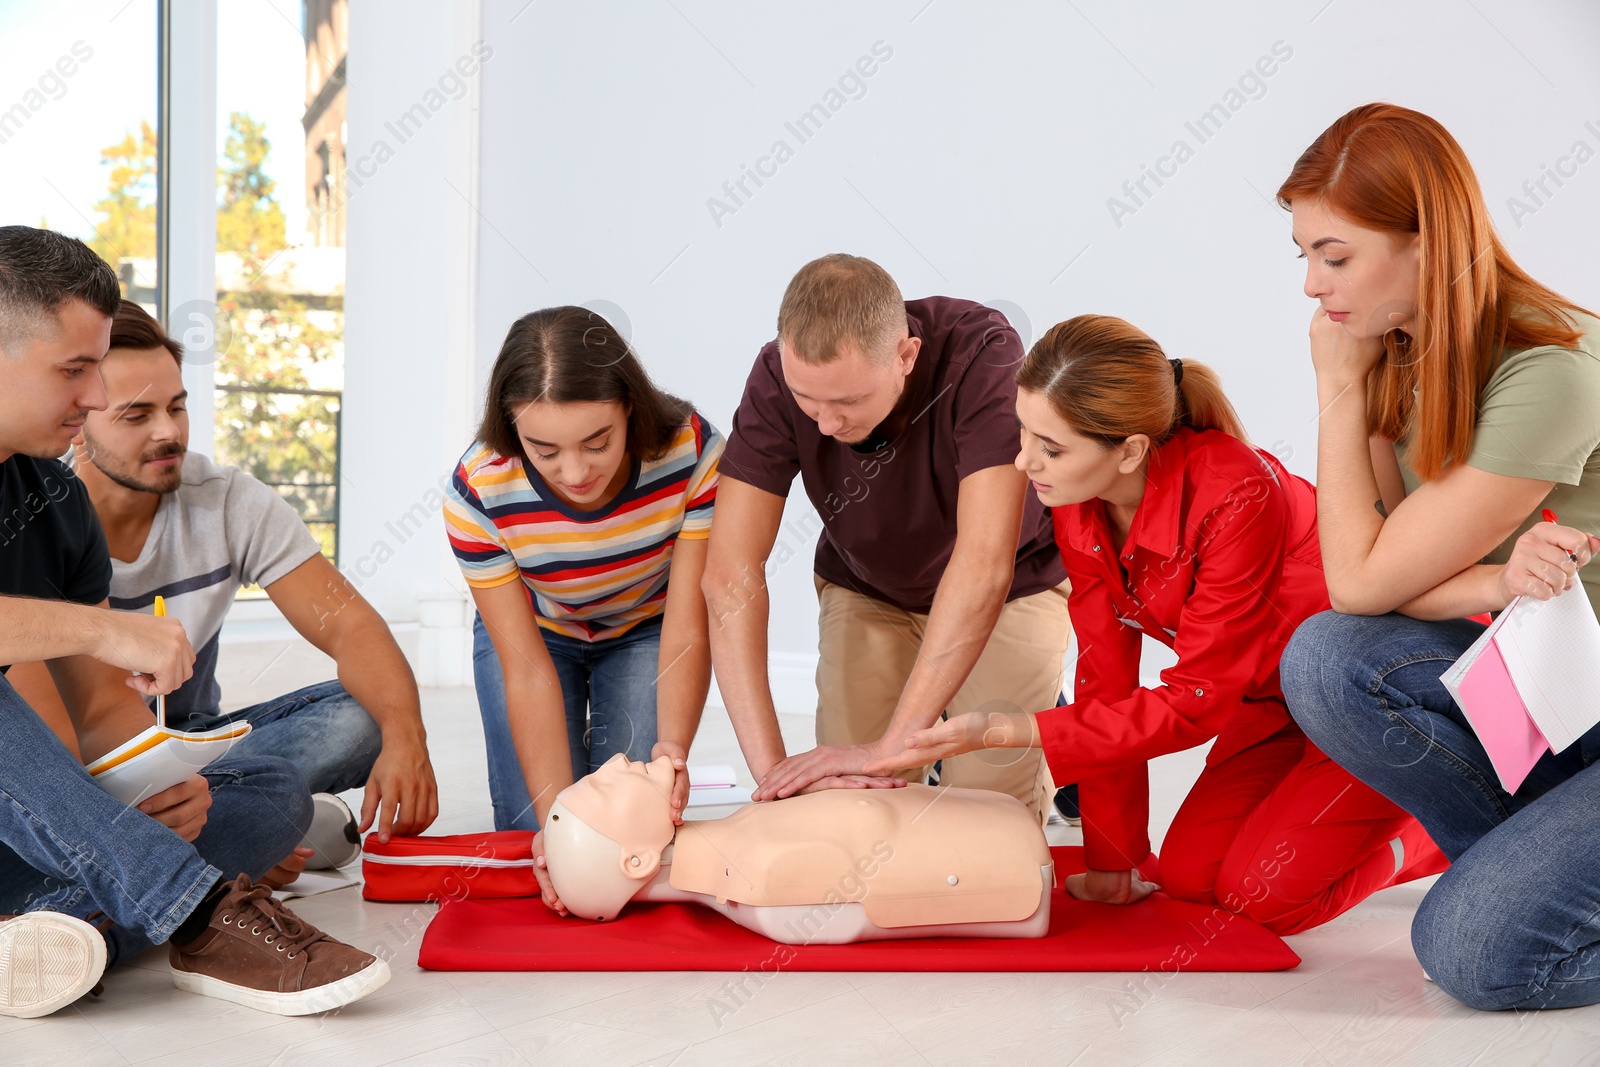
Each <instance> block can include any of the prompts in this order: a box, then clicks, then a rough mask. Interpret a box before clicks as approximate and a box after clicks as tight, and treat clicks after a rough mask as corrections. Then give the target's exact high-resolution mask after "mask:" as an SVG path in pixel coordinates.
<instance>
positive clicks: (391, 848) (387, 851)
mask: <svg viewBox="0 0 1600 1067" xmlns="http://www.w3.org/2000/svg"><path fill="white" fill-rule="evenodd" d="M361 878H362V886H361V895H362V897H364V898H365V899H367V900H423V901H427V900H465V899H468V898H476V899H479V900H484V899H489V898H492V897H532V896H538V895H539V882H538V879H537V878H535V877H534V873H533V833H532V832H531V831H529V830H496V831H493V832H490V833H481V834H453V835H450V836H448V837H401V836H399V835H394V836H391V837H390V838H389V840H388V841H387V842H384V841H380V840H378V835H377V834H375V833H373V834H368V835H367V840H366V842H365V843H364V844H362V846H361Z"/></svg>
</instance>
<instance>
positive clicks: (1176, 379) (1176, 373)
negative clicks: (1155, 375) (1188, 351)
mask: <svg viewBox="0 0 1600 1067" xmlns="http://www.w3.org/2000/svg"><path fill="white" fill-rule="evenodd" d="M1167 362H1168V363H1170V364H1172V384H1173V385H1182V384H1183V360H1181V359H1169V360H1167Z"/></svg>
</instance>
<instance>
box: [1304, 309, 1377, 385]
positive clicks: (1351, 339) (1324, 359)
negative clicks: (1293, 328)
mask: <svg viewBox="0 0 1600 1067" xmlns="http://www.w3.org/2000/svg"><path fill="white" fill-rule="evenodd" d="M1382 357H1383V338H1382V337H1375V338H1363V337H1355V336H1353V335H1352V334H1351V333H1350V331H1349V330H1346V329H1345V328H1344V327H1343V326H1342V325H1341V324H1339V323H1337V322H1334V321H1333V320H1332V319H1330V318H1328V313H1327V311H1325V310H1324V309H1323V308H1321V307H1319V308H1317V310H1316V311H1315V312H1313V313H1312V315H1311V365H1312V366H1313V367H1314V368H1315V369H1316V372H1317V378H1318V380H1319V381H1321V382H1323V383H1325V384H1337V385H1340V386H1346V385H1355V386H1360V387H1365V385H1366V382H1367V377H1368V375H1370V374H1371V373H1372V368H1374V367H1376V366H1377V365H1378V360H1379V359H1381V358H1382ZM1363 399H1365V394H1363Z"/></svg>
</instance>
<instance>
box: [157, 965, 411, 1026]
mask: <svg viewBox="0 0 1600 1067" xmlns="http://www.w3.org/2000/svg"><path fill="white" fill-rule="evenodd" d="M388 980H389V965H388V964H387V963H385V962H383V961H382V960H377V959H375V960H373V961H372V962H371V963H369V964H367V966H365V967H363V968H361V970H359V971H357V972H356V973H355V974H347V975H345V976H344V977H343V978H341V979H339V980H338V981H337V982H329V983H328V984H327V985H322V986H317V987H316V988H314V989H303V990H301V991H300V992H298V993H274V992H272V991H271V990H268V989H252V988H251V987H249V986H242V985H235V984H234V983H232V982H224V981H223V980H222V979H220V978H213V977H211V976H210V975H207V974H196V973H195V972H193V971H180V970H177V969H176V968H174V969H173V971H172V983H173V984H174V985H176V986H177V987H178V988H179V989H181V990H183V991H184V992H186V993H199V994H200V995H201V996H205V997H215V998H216V999H218V1000H228V1001H232V1002H233V1003H235V1004H243V1005H244V1006H245V1007H247V1008H254V1009H256V1010H257V1011H265V1012H270V1013H272V1014H273V1015H315V1014H316V1013H318V1012H322V1011H332V1010H333V1009H334V1008H342V1007H344V1006H345V1005H346V1004H352V1003H354V1002H356V1001H358V1000H360V999H361V998H362V997H364V996H366V995H367V994H369V993H371V992H373V991H374V990H377V989H379V988H381V987H382V986H383V984H384V983H385V982H387V981H388Z"/></svg>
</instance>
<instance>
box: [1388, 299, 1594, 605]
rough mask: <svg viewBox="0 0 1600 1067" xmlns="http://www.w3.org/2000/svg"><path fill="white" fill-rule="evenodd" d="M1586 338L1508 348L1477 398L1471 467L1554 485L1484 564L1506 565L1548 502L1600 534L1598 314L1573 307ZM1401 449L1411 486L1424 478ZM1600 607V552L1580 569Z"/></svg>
mask: <svg viewBox="0 0 1600 1067" xmlns="http://www.w3.org/2000/svg"><path fill="white" fill-rule="evenodd" d="M1573 318H1574V320H1575V322H1576V324H1577V326H1578V328H1579V329H1580V330H1582V331H1583V337H1582V339H1581V340H1580V341H1579V342H1578V345H1577V347H1576V348H1557V347H1556V346H1554V345H1545V346H1542V347H1539V348H1524V349H1517V350H1514V351H1508V352H1506V353H1505V354H1504V356H1503V357H1502V358H1501V360H1500V363H1499V365H1498V366H1496V368H1495V371H1494V374H1493V375H1491V376H1490V378H1489V381H1488V383H1487V384H1485V385H1484V387H1483V393H1482V394H1481V395H1480V396H1479V398H1478V423H1477V426H1476V427H1475V428H1474V430H1473V434H1472V452H1471V454H1470V455H1469V456H1468V457H1467V465H1468V466H1471V467H1476V468H1478V469H1479V470H1483V471H1488V472H1490V473H1491V474H1504V475H1507V476H1509V477H1512V478H1535V479H1538V480H1540V481H1546V482H1554V483H1556V484H1555V487H1554V488H1552V489H1551V490H1550V492H1549V494H1548V495H1547V496H1546V497H1545V498H1544V500H1543V501H1541V502H1540V504H1539V506H1538V507H1536V508H1534V509H1533V512H1532V513H1531V514H1529V515H1528V516H1527V517H1526V518H1524V519H1523V520H1522V522H1521V523H1520V524H1518V526H1517V529H1516V531H1515V532H1514V533H1512V534H1511V536H1510V537H1507V538H1506V539H1505V540H1504V541H1502V542H1501V543H1500V544H1499V545H1498V546H1496V548H1495V550H1494V551H1493V552H1490V553H1489V554H1488V555H1487V556H1485V557H1484V558H1483V562H1484V563H1504V562H1505V561H1506V560H1507V559H1509V558H1510V557H1511V549H1512V546H1513V545H1514V544H1515V543H1516V540H1517V538H1518V537H1521V536H1522V534H1523V533H1524V532H1525V531H1526V530H1527V529H1528V528H1529V527H1530V526H1532V525H1533V524H1534V523H1536V522H1538V521H1540V518H1539V513H1540V511H1541V510H1542V509H1543V508H1549V509H1550V510H1551V511H1553V512H1555V513H1556V516H1557V517H1558V518H1559V519H1560V520H1561V525H1563V526H1571V527H1575V528H1577V529H1580V530H1584V531H1587V532H1588V533H1591V534H1600V320H1597V319H1595V318H1593V317H1592V316H1589V315H1582V314H1577V313H1574V315H1573ZM1396 452H1397V454H1398V456H1399V459H1400V473H1401V474H1402V475H1403V476H1404V477H1405V483H1406V492H1407V493H1410V492H1411V491H1413V490H1414V489H1416V488H1417V486H1418V485H1420V484H1421V481H1420V479H1418V477H1417V476H1416V473H1415V472H1414V471H1412V469H1411V465H1410V464H1409V463H1408V462H1407V461H1406V453H1407V444H1406V442H1404V441H1402V442H1400V444H1399V447H1398V448H1397V449H1396ZM1579 577H1580V578H1581V579H1582V580H1583V584H1584V590H1585V591H1586V592H1587V593H1588V594H1589V602H1590V603H1591V604H1593V605H1595V610H1596V612H1597V613H1600V557H1596V560H1595V561H1594V562H1592V563H1590V564H1589V566H1587V567H1585V568H1584V569H1583V571H1581V572H1580V573H1579Z"/></svg>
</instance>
